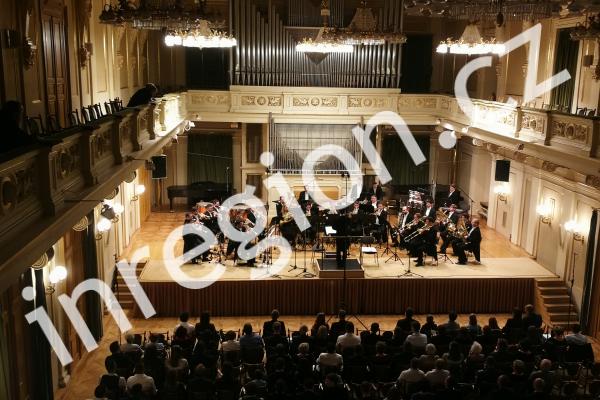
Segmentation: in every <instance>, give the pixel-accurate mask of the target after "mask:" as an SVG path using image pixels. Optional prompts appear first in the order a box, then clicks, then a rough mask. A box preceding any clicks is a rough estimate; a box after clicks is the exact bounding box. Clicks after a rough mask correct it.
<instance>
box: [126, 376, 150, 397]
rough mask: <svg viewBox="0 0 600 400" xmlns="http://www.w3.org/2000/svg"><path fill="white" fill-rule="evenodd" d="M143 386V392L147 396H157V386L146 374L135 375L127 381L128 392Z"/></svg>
mask: <svg viewBox="0 0 600 400" xmlns="http://www.w3.org/2000/svg"><path fill="white" fill-rule="evenodd" d="M137 384H140V385H142V392H144V393H145V394H151V395H155V394H156V386H155V385H154V379H153V378H152V377H151V376H148V375H146V374H135V375H133V376H130V377H129V379H127V391H131V389H132V388H133V387H134V386H135V385H137Z"/></svg>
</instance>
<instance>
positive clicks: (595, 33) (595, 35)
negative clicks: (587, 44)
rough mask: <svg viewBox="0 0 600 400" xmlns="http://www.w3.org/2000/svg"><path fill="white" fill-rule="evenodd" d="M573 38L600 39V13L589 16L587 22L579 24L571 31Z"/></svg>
mask: <svg viewBox="0 0 600 400" xmlns="http://www.w3.org/2000/svg"><path fill="white" fill-rule="evenodd" d="M571 39H573V40H598V41H600V13H599V14H596V15H592V16H591V17H588V18H587V22H586V23H585V24H577V26H576V27H575V29H573V31H571Z"/></svg>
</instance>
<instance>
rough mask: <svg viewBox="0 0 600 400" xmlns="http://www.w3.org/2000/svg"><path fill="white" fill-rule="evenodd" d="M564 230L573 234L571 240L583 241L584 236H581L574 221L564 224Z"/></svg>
mask: <svg viewBox="0 0 600 400" xmlns="http://www.w3.org/2000/svg"><path fill="white" fill-rule="evenodd" d="M565 230H566V231H567V232H569V233H572V234H573V240H575V241H577V242H583V241H584V236H583V235H582V234H581V226H580V225H579V223H578V222H577V221H576V220H574V219H572V220H570V221H567V222H565Z"/></svg>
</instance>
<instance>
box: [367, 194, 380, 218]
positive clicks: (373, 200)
mask: <svg viewBox="0 0 600 400" xmlns="http://www.w3.org/2000/svg"><path fill="white" fill-rule="evenodd" d="M377 204H378V201H377V196H375V195H372V196H371V197H370V201H369V202H368V203H367V204H365V205H364V207H363V211H364V212H365V213H367V214H373V213H374V212H375V211H377Z"/></svg>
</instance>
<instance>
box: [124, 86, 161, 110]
mask: <svg viewBox="0 0 600 400" xmlns="http://www.w3.org/2000/svg"><path fill="white" fill-rule="evenodd" d="M157 93H158V89H157V88H156V85H154V84H153V83H147V84H146V86H144V87H143V88H141V89H138V91H137V92H135V93H134V94H133V96H131V98H130V99H129V103H127V107H137V106H144V105H146V104H150V102H151V101H152V99H153V98H154V97H156V94H157Z"/></svg>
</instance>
